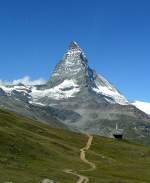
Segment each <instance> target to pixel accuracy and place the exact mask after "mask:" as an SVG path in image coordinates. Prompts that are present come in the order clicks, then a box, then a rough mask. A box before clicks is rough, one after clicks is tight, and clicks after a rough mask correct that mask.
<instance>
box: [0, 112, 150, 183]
mask: <svg viewBox="0 0 150 183" xmlns="http://www.w3.org/2000/svg"><path fill="white" fill-rule="evenodd" d="M86 142H87V136H85V135H83V134H77V133H73V132H69V131H66V130H63V129H54V128H50V127H49V126H48V125H45V124H42V123H39V122H38V121H33V120H31V119H28V118H25V117H22V116H19V115H17V114H15V113H12V112H11V113H10V112H7V111H4V110H0V182H1V183H4V182H7V181H9V182H13V183H20V182H21V183H39V182H40V181H41V180H43V179H45V178H48V179H51V180H54V181H56V183H73V182H76V180H77V177H76V176H73V175H71V174H70V175H69V174H66V173H65V172H64V171H63V170H64V169H73V170H76V171H77V172H79V173H81V174H82V175H85V176H87V177H88V178H89V181H90V182H92V183H98V182H101V183H108V182H116V183H117V182H123V183H133V182H136V183H141V182H142V183H149V182H150V177H149V168H150V154H149V152H150V147H144V146H142V145H136V144H133V143H131V142H127V141H117V140H113V139H108V138H104V137H98V136H94V139H93V142H92V146H91V149H90V150H89V151H88V152H87V158H88V159H89V160H90V161H91V162H94V163H95V165H96V169H95V170H94V171H91V172H86V171H85V172H84V171H81V172H80V170H83V169H84V170H86V169H87V168H88V166H87V164H85V163H83V162H82V161H80V158H79V152H80V148H81V147H84V146H85V143H86ZM90 182H89V183H90Z"/></svg>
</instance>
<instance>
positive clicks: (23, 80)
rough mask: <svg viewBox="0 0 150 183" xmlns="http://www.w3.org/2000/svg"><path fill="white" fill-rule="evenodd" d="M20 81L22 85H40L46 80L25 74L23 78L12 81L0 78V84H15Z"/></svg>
mask: <svg viewBox="0 0 150 183" xmlns="http://www.w3.org/2000/svg"><path fill="white" fill-rule="evenodd" d="M19 83H22V84H24V85H42V84H45V83H46V80H44V79H42V78H39V79H36V80H32V79H31V78H30V77H29V76H25V77H23V78H20V79H17V80H13V81H2V80H0V85H17V84H19Z"/></svg>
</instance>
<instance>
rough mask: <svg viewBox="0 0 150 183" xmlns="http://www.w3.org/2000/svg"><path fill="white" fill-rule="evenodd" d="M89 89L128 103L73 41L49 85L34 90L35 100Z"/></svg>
mask: <svg viewBox="0 0 150 183" xmlns="http://www.w3.org/2000/svg"><path fill="white" fill-rule="evenodd" d="M85 90H88V91H89V92H90V91H91V93H95V95H99V96H101V98H103V100H104V101H106V102H108V103H119V104H121V105H126V104H128V101H127V99H126V98H125V97H124V96H123V95H122V94H121V93H120V92H119V91H118V90H117V89H116V88H115V87H114V86H113V85H112V84H110V83H109V82H108V81H107V80H106V79H105V78H104V77H102V76H101V75H97V74H96V71H94V70H92V69H91V68H90V67H89V66H88V61H87V58H86V56H85V53H84V52H83V50H82V49H81V48H80V47H79V46H78V44H77V43H76V42H71V44H70V46H69V49H68V50H67V52H66V53H65V55H64V57H63V58H62V60H61V61H60V62H59V63H58V64H57V65H56V67H55V69H54V71H53V73H52V76H51V78H50V80H49V81H48V83H47V87H46V88H43V89H41V90H39V89H36V88H34V89H33V90H32V94H31V95H32V97H33V102H34V101H35V102H36V101H38V100H40V98H43V97H47V98H52V99H56V100H60V99H66V98H71V97H75V96H76V95H78V94H79V93H80V94H81V93H82V92H83V91H84V92H85Z"/></svg>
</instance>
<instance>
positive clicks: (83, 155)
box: [64, 134, 96, 183]
mask: <svg viewBox="0 0 150 183" xmlns="http://www.w3.org/2000/svg"><path fill="white" fill-rule="evenodd" d="M86 135H87V136H88V141H87V143H86V145H85V146H84V147H83V148H82V149H80V159H81V161H83V162H84V163H86V164H88V165H90V167H91V168H89V169H87V170H80V171H93V170H94V169H96V165H95V164H94V163H92V162H90V161H88V160H87V159H86V152H87V151H88V150H89V149H90V147H91V145H92V141H93V136H92V135H90V134H86ZM64 172H65V173H68V174H72V175H75V176H77V177H78V180H77V181H76V183H88V182H89V178H88V177H87V176H84V175H80V174H78V173H77V172H75V171H73V170H69V169H68V170H65V171H64Z"/></svg>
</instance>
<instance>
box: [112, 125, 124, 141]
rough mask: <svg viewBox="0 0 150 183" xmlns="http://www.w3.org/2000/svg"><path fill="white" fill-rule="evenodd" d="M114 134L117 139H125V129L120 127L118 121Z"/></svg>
mask: <svg viewBox="0 0 150 183" xmlns="http://www.w3.org/2000/svg"><path fill="white" fill-rule="evenodd" d="M113 136H114V138H115V139H119V140H122V139H123V129H119V128H118V124H117V123H116V129H115V130H114V132H113Z"/></svg>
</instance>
